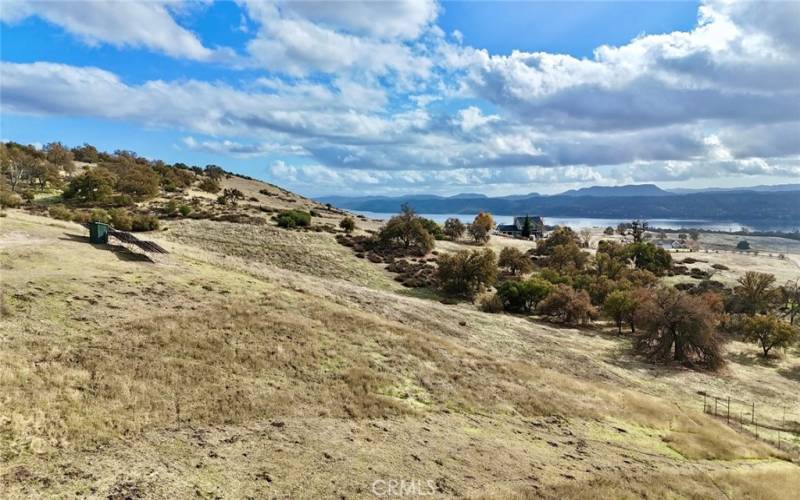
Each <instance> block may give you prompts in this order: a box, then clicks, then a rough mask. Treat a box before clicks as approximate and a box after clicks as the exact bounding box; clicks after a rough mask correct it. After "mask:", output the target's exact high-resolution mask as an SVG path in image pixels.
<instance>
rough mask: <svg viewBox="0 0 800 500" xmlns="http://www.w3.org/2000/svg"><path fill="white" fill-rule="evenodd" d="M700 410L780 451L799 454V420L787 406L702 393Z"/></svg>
mask: <svg viewBox="0 0 800 500" xmlns="http://www.w3.org/2000/svg"><path fill="white" fill-rule="evenodd" d="M701 397H702V398H703V413H706V414H708V415H713V416H714V417H716V418H718V419H721V420H724V421H725V423H726V424H728V425H729V426H731V427H733V428H734V429H738V430H739V431H741V432H747V433H748V434H750V435H752V436H754V437H755V438H757V439H760V440H763V441H766V442H768V443H770V444H772V445H773V446H775V447H777V448H778V449H779V450H782V451H785V452H787V453H790V454H793V455H796V456H800V419H798V417H797V416H796V415H793V414H792V413H791V412H787V411H786V408H787V407H786V406H781V407H774V406H769V405H765V404H761V403H758V402H756V401H740V400H736V399H732V398H731V397H730V396H726V397H719V396H713V395H709V394H702V395H701Z"/></svg>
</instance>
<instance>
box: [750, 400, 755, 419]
mask: <svg viewBox="0 0 800 500" xmlns="http://www.w3.org/2000/svg"><path fill="white" fill-rule="evenodd" d="M750 416H751V421H750V423H751V424H755V423H756V402H755V401H753V411H752V412H751V413H750Z"/></svg>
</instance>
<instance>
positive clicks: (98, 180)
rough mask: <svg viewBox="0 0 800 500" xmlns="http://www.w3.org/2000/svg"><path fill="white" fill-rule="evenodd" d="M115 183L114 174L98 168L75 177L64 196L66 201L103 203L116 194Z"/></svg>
mask: <svg viewBox="0 0 800 500" xmlns="http://www.w3.org/2000/svg"><path fill="white" fill-rule="evenodd" d="M115 183H116V177H115V176H114V174H112V173H111V172H109V171H108V170H107V169H105V168H103V167H96V168H92V169H90V170H87V171H86V172H84V173H83V174H81V175H79V176H77V177H74V178H73V179H72V180H71V181H70V182H69V184H68V185H67V188H66V189H65V190H64V193H63V196H64V198H65V199H72V200H76V201H79V202H82V203H92V202H98V203H102V202H105V201H107V200H108V198H109V197H110V196H111V194H112V193H113V192H114V189H113V186H114V184H115Z"/></svg>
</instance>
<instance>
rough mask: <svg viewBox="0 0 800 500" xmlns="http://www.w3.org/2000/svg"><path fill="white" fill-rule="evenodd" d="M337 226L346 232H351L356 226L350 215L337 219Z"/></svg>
mask: <svg viewBox="0 0 800 500" xmlns="http://www.w3.org/2000/svg"><path fill="white" fill-rule="evenodd" d="M339 227H340V228H341V229H342V230H343V231H344V232H345V233H347V234H350V233H352V232H353V231H354V230H355V228H356V221H355V219H353V218H352V217H350V216H347V217H345V218H344V219H342V220H341V221H339Z"/></svg>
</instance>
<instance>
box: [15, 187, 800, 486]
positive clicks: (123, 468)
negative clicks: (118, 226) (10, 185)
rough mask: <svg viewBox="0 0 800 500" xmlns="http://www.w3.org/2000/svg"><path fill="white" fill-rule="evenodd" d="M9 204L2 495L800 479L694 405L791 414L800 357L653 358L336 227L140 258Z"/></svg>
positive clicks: (248, 205)
mask: <svg viewBox="0 0 800 500" xmlns="http://www.w3.org/2000/svg"><path fill="white" fill-rule="evenodd" d="M222 182H223V187H224V188H236V189H240V190H242V191H243V192H244V195H245V198H246V201H243V202H241V203H240V205H239V207H238V210H241V211H243V212H245V213H247V212H253V213H257V212H258V211H259V209H258V207H260V206H261V207H263V206H266V205H272V204H275V205H276V206H279V207H280V208H300V209H304V210H310V209H313V210H315V211H319V214H320V215H319V217H320V221H319V222H320V223H321V224H329V225H331V226H334V227H335V225H336V223H337V221H338V220H340V219H341V217H343V216H344V215H345V213H344V212H341V211H338V210H336V209H333V208H330V209H329V208H326V207H324V206H321V205H319V204H316V203H315V202H313V201H311V200H307V199H305V198H303V197H300V196H297V195H294V194H292V193H289V192H288V191H285V190H282V189H280V188H277V187H276V186H270V185H266V184H262V183H259V182H258V181H253V180H245V179H241V178H238V177H235V176H233V177H229V178H226V179H224V180H223V181H222ZM187 196H188V195H187ZM5 213H6V216H5V217H4V218H3V219H2V225H1V226H0V268H2V278H3V280H2V284H3V289H2V300H3V301H2V314H3V321H2V323H0V342H1V343H2V349H0V398H2V410H0V456H2V461H0V478H2V485H3V489H4V495H6V496H8V497H67V496H70V497H74V496H76V495H77V496H81V497H108V498H138V497H147V498H175V497H178V498H184V497H189V496H197V497H201V498H206V497H208V498H210V497H223V498H245V497H252V498H273V497H278V498H284V497H292V498H294V497H302V498H330V497H337V498H344V497H346V498H373V497H375V496H376V495H378V494H380V493H381V492H385V490H382V489H381V488H384V487H386V485H387V484H389V483H388V481H399V480H405V481H415V483H414V484H415V485H416V486H414V487H416V488H422V489H421V490H419V491H422V492H425V493H429V494H431V495H433V496H434V497H436V498H442V497H467V498H497V499H500V498H503V499H505V498H541V497H543V498H597V497H606V498H614V497H626V496H633V497H641V496H648V497H675V498H697V497H698V496H699V497H704V498H732V497H759V498H776V499H778V498H788V496H787V493H788V494H789V495H791V492H794V491H797V488H800V468H798V466H797V465H795V464H793V463H792V462H791V460H790V459H791V455H788V454H787V452H786V451H782V450H779V449H778V448H777V447H775V446H773V445H772V444H770V442H768V441H765V440H764V439H756V437H755V435H754V434H753V433H751V431H750V430H748V428H747V427H746V426H745V427H744V428H740V427H739V426H736V425H733V426H729V425H727V424H726V421H725V419H724V418H718V417H714V416H713V415H709V414H708V413H704V412H703V411H702V409H703V400H704V396H703V394H706V395H707V396H705V397H706V398H708V397H712V398H713V397H714V396H719V397H725V396H728V395H733V396H734V397H735V401H734V403H733V404H734V406H733V408H734V409H735V411H737V412H738V410H739V409H740V408H741V409H744V407H745V405H749V402H751V401H757V402H758V412H759V413H758V416H759V419H760V421H761V422H763V425H766V426H777V425H778V424H779V422H780V418H781V416H780V415H781V414H780V411H781V410H782V408H783V406H785V405H786V404H787V402H790V401H794V402H793V403H791V405H790V406H789V415H797V411H798V410H800V408H798V407H797V401H796V395H797V393H798V391H800V379H798V376H797V360H798V354H797V353H796V352H795V353H789V354H787V357H786V358H785V359H784V360H783V361H781V363H780V365H778V366H777V367H776V366H769V365H764V364H758V363H754V362H753V361H752V356H753V355H754V349H756V348H755V346H750V345H745V344H740V343H737V342H734V343H733V344H732V346H731V348H730V351H729V355H728V358H729V368H728V369H727V371H726V372H725V373H724V374H722V375H721V376H718V375H715V374H708V373H703V372H693V371H687V370H684V369H681V368H673V367H662V366H653V365H650V364H646V363H644V362H643V361H642V360H640V359H638V358H636V357H634V356H632V355H630V354H629V340H628V339H627V338H625V337H618V336H616V335H613V334H609V333H606V332H605V331H604V330H603V329H601V328H595V329H576V328H564V327H557V326H554V325H550V324H546V323H542V322H539V321H534V320H531V319H529V318H526V317H520V316H513V315H505V314H501V315H494V314H486V313H483V312H480V311H479V310H478V309H477V308H476V307H475V306H474V305H473V304H470V303H461V304H456V305H453V304H444V303H441V302H439V301H438V300H432V299H433V297H431V296H429V295H425V294H420V293H415V292H414V291H409V290H408V289H405V288H403V287H401V286H400V285H399V284H398V283H397V282H396V281H394V280H393V279H392V277H391V275H390V274H389V273H387V272H386V271H385V270H384V269H383V267H381V266H380V265H376V264H372V263H370V262H369V261H367V260H366V259H360V258H358V257H356V256H355V255H354V254H353V253H352V252H351V251H350V250H349V249H348V248H346V247H343V246H341V245H339V244H338V243H337V242H336V239H335V234H333V232H330V231H324V230H320V231H315V230H286V229H281V228H278V227H276V226H275V225H274V224H273V223H266V224H242V223H233V222H226V221H220V220H199V219H198V220H195V219H191V218H174V219H168V220H165V221H164V222H163V225H164V227H163V228H162V230H160V231H158V232H151V233H146V234H144V235H143V236H142V237H143V238H145V239H151V240H153V241H156V242H158V243H159V244H160V245H162V246H163V247H165V248H166V249H168V250H169V252H170V253H169V254H168V255H167V256H165V257H163V258H159V259H158V260H157V261H156V262H152V261H150V260H147V259H144V258H141V256H140V255H137V254H132V253H130V252H128V251H127V250H125V249H124V248H121V247H118V246H115V245H90V244H89V243H88V242H87V240H86V235H87V233H86V229H85V228H84V227H83V226H80V225H78V224H75V223H72V222H65V221H56V220H53V219H50V218H45V217H40V216H37V215H31V214H28V213H25V212H23V211H20V210H9V211H7V212H5ZM371 224H373V223H371V222H369V221H364V220H359V221H358V225H359V230H358V231H359V232H362V233H363V231H364V230H366V229H375V228H376V226H374V225H371ZM509 241H510V240H509ZM505 244H511V243H504V240H503V239H500V238H495V239H493V242H492V245H499V246H502V245H505ZM462 246H464V247H468V246H467V245H462ZM460 247H461V246H459V245H456V244H454V243H450V242H443V243H442V244H441V245H440V247H439V251H441V252H447V251H452V250H454V249H458V248H460ZM787 265H788V264H787ZM765 387H769V390H767V391H765V390H764V388H765ZM708 395H710V396H708ZM792 398H794V399H792ZM782 405H783V406H782ZM747 407H748V408H749V406H747ZM761 432H762V438H763V437H765V436H764V433H765V432H767V431H766V430H764V429H763V428H762V431H761ZM487 457H491V459H487ZM376 488H378V489H376Z"/></svg>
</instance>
